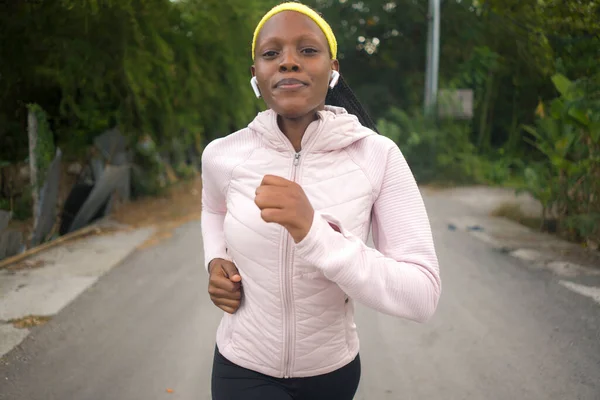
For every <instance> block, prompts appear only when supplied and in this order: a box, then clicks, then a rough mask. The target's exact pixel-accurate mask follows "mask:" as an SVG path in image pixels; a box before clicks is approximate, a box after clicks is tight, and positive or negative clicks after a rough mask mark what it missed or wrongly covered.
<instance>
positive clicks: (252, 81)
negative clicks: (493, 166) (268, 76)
mask: <svg viewBox="0 0 600 400" xmlns="http://www.w3.org/2000/svg"><path fill="white" fill-rule="evenodd" d="M250 85H251V86H252V90H254V94H255V95H256V97H257V98H259V99H260V89H259V88H258V79H256V77H255V76H253V77H252V79H250Z"/></svg>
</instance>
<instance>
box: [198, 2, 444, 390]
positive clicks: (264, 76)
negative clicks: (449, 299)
mask: <svg viewBox="0 0 600 400" xmlns="http://www.w3.org/2000/svg"><path fill="white" fill-rule="evenodd" d="M252 56H253V59H254V65H253V67H252V76H253V78H252V81H251V83H252V87H253V88H254V90H255V93H256V94H257V96H260V97H262V98H263V99H264V101H265V103H266V104H267V106H268V110H267V111H265V112H262V113H259V114H258V115H257V116H256V118H255V119H254V121H252V122H251V123H250V125H249V126H248V127H247V128H245V129H242V130H241V131H238V132H236V133H233V134H231V135H229V136H227V137H224V138H220V139H217V140H215V141H213V142H211V143H210V144H209V145H208V146H207V147H206V149H205V151H204V153H203V156H202V176H203V185H204V186H203V214H202V232H203V237H204V250H205V258H206V267H207V269H208V271H209V274H210V279H209V281H210V283H209V289H208V291H209V293H210V297H211V299H212V301H213V302H214V303H215V305H217V306H218V307H220V308H221V309H222V310H224V311H225V314H224V315H223V319H222V321H221V324H220V326H219V328H218V331H217V348H216V350H215V356H214V357H215V358H214V365H213V377H212V393H213V398H214V399H217V400H221V399H243V400H250V399H265V400H271V399H273V400H279V399H311V400H318V399H328V400H336V399H340V400H345V399H352V398H353V397H354V394H355V392H356V389H357V387H358V383H359V379H360V359H359V356H358V350H359V341H358V336H357V331H356V326H355V324H354V317H353V314H354V301H358V302H360V303H362V304H364V305H366V306H368V307H371V308H373V309H375V310H378V311H380V312H383V313H386V314H390V315H395V316H398V317H402V318H406V319H410V320H413V321H418V322H424V321H426V320H427V319H428V318H430V317H431V315H432V314H433V313H434V311H435V309H436V306H437V302H438V299H439V296H440V288H441V283H440V277H439V270H438V262H437V257H436V253H435V249H434V245H433V240H432V235H431V230H430V226H429V221H428V218H427V214H426V210H425V207H424V205H423V201H422V198H421V196H420V194H419V190H418V188H417V185H416V183H415V180H414V178H413V176H412V174H411V172H410V169H409V167H408V165H407V164H406V161H405V160H404V158H403V157H402V154H401V153H400V150H399V149H398V147H397V146H396V145H395V144H394V143H393V142H392V141H391V140H389V139H387V138H385V137H383V136H380V135H377V134H376V133H375V132H374V130H373V129H369V128H368V127H366V126H364V125H369V126H370V127H371V128H374V127H373V124H372V122H371V120H370V118H369V117H368V116H367V114H366V113H365V112H364V110H363V109H362V107H361V106H360V105H359V104H358V102H357V101H356V99H355V98H354V96H353V95H352V92H351V91H350V90H349V88H348V87H347V85H346V83H345V82H344V81H343V80H341V79H339V73H338V70H339V63H338V61H337V59H336V56H337V43H336V39H335V36H334V34H333V32H332V30H331V28H330V27H329V25H328V24H327V23H326V22H325V21H324V20H323V19H322V18H321V17H320V16H319V15H318V14H317V13H316V12H315V11H313V10H312V9H310V8H309V7H306V6H303V5H301V4H298V3H285V4H282V5H280V6H278V7H275V8H274V9H272V10H271V11H270V12H268V13H267V14H266V15H265V16H264V18H263V19H262V20H261V22H260V23H259V25H258V26H257V28H256V32H255V35H254V40H253V45H252ZM326 99H327V100H328V104H337V105H344V106H345V108H341V107H334V106H331V105H327V106H326V105H325V103H326ZM361 122H362V123H361ZM370 229H372V233H373V240H374V244H375V247H376V249H372V248H369V247H367V245H366V244H365V242H366V240H367V238H368V234H369V230H370Z"/></svg>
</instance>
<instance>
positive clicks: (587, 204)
mask: <svg viewBox="0 0 600 400" xmlns="http://www.w3.org/2000/svg"><path fill="white" fill-rule="evenodd" d="M552 82H553V83H554V85H555V87H556V89H557V91H558V93H559V94H560V96H559V97H557V98H555V99H554V100H552V101H551V102H549V104H548V106H547V107H540V108H539V114H540V117H539V119H538V120H537V121H536V124H535V126H529V125H527V126H524V127H523V128H524V129H525V131H526V132H528V133H529V134H530V135H531V139H528V141H529V142H530V143H531V144H532V145H533V146H534V147H535V148H536V149H537V150H539V152H540V153H541V154H543V156H544V159H543V161H542V162H540V163H538V164H535V165H533V166H530V167H529V168H527V169H526V171H525V178H526V187H525V188H524V189H523V190H526V191H528V192H530V193H531V194H532V195H533V196H534V197H536V198H537V199H538V200H540V202H541V203H542V205H543V206H544V209H545V211H546V210H548V211H552V213H553V214H554V215H555V216H556V218H557V219H558V221H559V224H560V227H561V228H562V230H563V232H564V233H565V234H567V235H568V236H569V237H571V238H573V239H581V240H591V241H594V242H595V243H598V242H599V241H600V129H599V128H600V81H599V80H597V79H581V80H579V81H576V82H571V81H570V80H569V79H567V78H566V77H565V76H563V75H561V74H556V75H554V76H553V77H552ZM546 109H547V110H548V112H546ZM545 217H546V215H544V218H545Z"/></svg>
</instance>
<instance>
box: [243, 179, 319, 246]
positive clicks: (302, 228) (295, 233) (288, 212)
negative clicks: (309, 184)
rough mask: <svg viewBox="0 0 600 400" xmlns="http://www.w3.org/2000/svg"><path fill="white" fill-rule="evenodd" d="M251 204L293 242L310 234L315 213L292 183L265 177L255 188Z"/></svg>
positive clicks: (303, 194) (297, 186) (300, 190)
mask: <svg viewBox="0 0 600 400" xmlns="http://www.w3.org/2000/svg"><path fill="white" fill-rule="evenodd" d="M254 202H255V203H256V205H257V206H258V208H260V210H261V217H262V219H263V220H264V221H265V222H275V223H277V224H279V225H281V226H283V227H284V228H285V229H287V231H288V232H289V233H290V235H291V236H292V238H294V241H295V242H296V243H298V242H300V241H302V239H304V238H305V237H306V235H307V234H308V232H309V231H310V228H311V226H312V222H313V217H314V214H315V210H314V209H313V207H312V205H311V204H310V201H308V198H307V197H306V194H305V193H304V190H302V188H301V187H300V185H298V184H297V183H295V182H292V181H289V180H287V179H284V178H281V177H279V176H273V175H265V177H264V178H263V180H262V183H261V184H260V186H259V187H258V188H257V189H256V198H255V199H254Z"/></svg>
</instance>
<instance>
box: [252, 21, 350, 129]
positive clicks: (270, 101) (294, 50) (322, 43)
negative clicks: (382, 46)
mask: <svg viewBox="0 0 600 400" xmlns="http://www.w3.org/2000/svg"><path fill="white" fill-rule="evenodd" d="M332 69H335V70H338V69H339V65H338V62H337V60H332V59H331V56H330V51H329V44H328V42H327V38H326V37H325V34H324V33H323V31H321V29H320V28H319V26H318V25H317V24H316V23H315V22H314V21H313V20H312V19H311V18H310V17H308V16H306V15H304V14H301V13H298V12H295V11H284V12H281V13H278V14H276V15H274V16H273V17H272V18H271V19H269V20H268V21H267V23H266V24H265V25H264V26H263V28H262V29H261V32H260V34H259V35H258V38H257V40H256V54H255V61H254V65H253V66H252V74H253V75H254V76H256V79H257V80H258V87H259V88H260V92H261V95H262V97H263V99H264V101H265V102H266V103H267V106H268V107H269V108H270V109H272V110H273V111H275V112H276V113H277V114H279V115H281V116H283V117H285V118H299V117H303V116H305V115H307V114H309V113H312V112H315V111H317V110H320V109H323V107H324V105H325V97H326V95H327V89H328V87H329V81H330V77H331V71H332Z"/></svg>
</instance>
